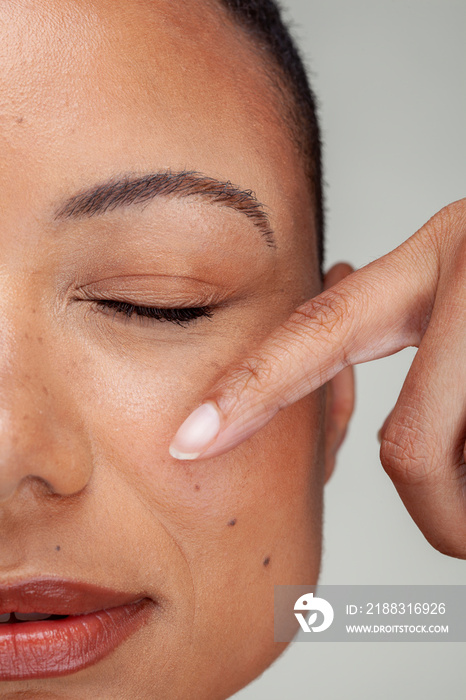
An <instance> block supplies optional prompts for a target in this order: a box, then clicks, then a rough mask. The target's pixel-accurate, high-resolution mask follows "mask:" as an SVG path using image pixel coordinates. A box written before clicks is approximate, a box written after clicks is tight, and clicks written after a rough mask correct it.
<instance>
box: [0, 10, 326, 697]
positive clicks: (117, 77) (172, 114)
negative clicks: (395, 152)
mask: <svg viewBox="0 0 466 700" xmlns="http://www.w3.org/2000/svg"><path fill="white" fill-rule="evenodd" d="M0 19H1V27H2V29H1V38H0V46H1V49H0V52H1V59H0V61H1V78H0V185H1V186H0V324H1V335H0V524H1V538H0V584H3V585H5V584H10V583H13V582H14V583H16V582H19V581H22V580H25V579H28V578H35V577H38V576H45V575H48V576H52V577H59V578H62V579H74V580H79V581H87V582H89V583H92V584H96V585H102V586H107V587H110V588H114V589H118V590H121V591H125V592H128V593H131V594H134V599H136V598H140V597H144V596H147V597H149V598H151V599H153V601H155V603H154V605H153V612H152V614H151V615H150V616H149V618H148V621H147V623H146V624H145V625H144V626H143V627H142V628H141V629H139V630H138V631H137V632H135V633H134V634H133V635H132V636H130V637H129V638H128V639H127V640H126V641H125V642H123V643H122V644H121V645H120V646H118V647H117V648H116V649H115V651H113V652H112V653H111V654H110V655H108V656H107V657H105V658H103V659H102V660H101V661H99V662H98V663H95V664H93V665H91V666H88V667H87V668H84V669H82V670H80V671H77V672H74V673H71V674H68V675H64V676H59V677H52V678H42V679H32V680H19V681H6V682H4V683H1V684H0V695H1V697H6V696H8V697H9V698H10V697H11V698H13V697H16V695H15V691H17V692H18V693H19V692H20V691H22V692H24V691H26V690H28V691H30V692H31V693H32V694H31V697H34V698H39V697H40V698H42V697H43V698H49V697H54V698H90V697H95V698H97V697H98V698H101V699H104V698H108V699H109V700H110V699H112V700H114V698H157V699H159V698H160V700H162V699H163V700H166V699H170V700H173V699H175V698H176V699H178V698H179V699H180V700H181V699H183V700H189V699H191V698H192V699H193V700H201V699H204V698H205V699H209V700H215V699H216V698H224V697H226V696H228V695H229V694H230V693H233V692H234V691H235V690H237V689H238V688H240V687H242V686H243V685H245V684H246V683H247V682H248V681H250V680H251V679H252V678H254V677H255V676H256V675H258V674H259V673H260V672H261V671H262V670H263V669H264V668H265V667H266V666H268V665H269V664H270V663H271V661H272V660H273V659H274V658H275V657H276V656H277V655H278V654H279V653H280V652H281V651H282V650H283V647H284V645H280V644H275V643H274V642H273V591H274V588H273V585H274V584H311V583H314V582H315V581H316V579H317V576H318V571H319V562H320V545H321V500H322V487H323V478H324V477H323V473H324V465H323V461H324V458H323V454H324V449H325V446H324V442H325V438H324V431H323V425H324V397H325V394H324V391H323V390H322V391H318V392H315V393H314V394H312V395H311V396H310V397H309V398H307V399H305V400H302V401H300V402H299V403H298V404H296V405H294V406H293V407H291V408H288V409H286V410H285V411H283V412H281V413H280V414H278V415H277V416H276V417H275V418H274V419H273V420H272V421H271V422H270V424H269V425H268V426H267V427H266V428H264V429H263V430H262V431H260V432H259V433H258V434H257V435H255V436H254V437H252V438H251V439H249V440H248V441H246V442H245V443H244V444H242V445H240V446H239V447H237V448H236V449H234V450H233V451H231V452H230V453H229V454H226V455H223V456H220V457H217V458H214V459H210V460H200V461H196V462H192V463H190V462H180V461H177V460H175V459H173V458H172V457H171V456H170V455H169V452H168V446H169V444H170V441H171V439H172V437H173V435H174V433H175V432H176V430H177V428H178V427H179V425H180V424H181V423H182V421H183V420H184V419H185V418H186V416H187V415H188V414H189V413H190V411H191V410H192V409H194V408H195V407H196V405H197V404H198V403H199V402H200V401H201V400H202V398H203V396H204V394H205V393H206V391H207V390H208V389H209V388H210V387H211V385H212V384H213V383H214V382H215V381H216V380H217V379H218V378H219V377H220V376H221V375H222V374H223V373H224V372H225V370H226V369H227V368H228V367H229V366H230V365H231V364H233V363H235V362H236V361H238V360H239V359H240V358H241V357H242V356H243V355H244V354H245V353H246V352H248V351H250V350H251V349H252V348H253V347H254V346H255V345H256V344H257V343H258V342H259V341H260V340H262V339H263V338H264V337H265V336H266V335H267V334H268V333H269V332H270V331H271V330H272V329H273V328H274V327H275V326H276V325H278V324H279V323H280V322H282V321H283V320H284V319H285V318H286V317H287V316H288V315H289V314H290V312H291V311H292V310H293V309H294V308H295V307H296V306H297V305H298V304H300V303H301V302H302V301H304V300H305V299H306V298H309V297H311V296H313V295H314V294H316V293H318V291H319V290H320V286H319V285H320V283H319V278H318V267H317V261H316V254H315V250H316V248H315V239H314V232H313V224H312V221H313V217H312V205H311V203H310V198H309V194H308V190H307V182H306V180H305V177H304V175H303V170H302V166H301V162H300V160H299V158H298V155H297V151H296V148H295V147H294V146H293V142H292V140H291V139H290V136H289V133H288V131H287V128H286V127H285V126H284V122H283V121H282V118H281V117H282V115H281V114H279V111H278V107H277V105H278V104H279V102H278V101H277V97H276V95H275V93H274V91H273V89H272V88H271V87H270V86H269V83H268V81H267V79H266V78H265V77H264V74H263V73H262V69H261V64H260V63H259V61H260V59H259V58H258V57H257V56H256V55H255V54H254V52H253V50H252V49H251V48H250V47H249V45H248V44H247V42H246V40H245V39H244V37H243V35H242V34H241V33H240V32H238V30H236V29H235V28H234V27H232V26H230V24H229V21H227V19H226V18H225V17H224V16H223V15H221V14H217V13H216V12H214V11H212V10H211V6H210V3H209V2H189V3H184V2H183V3H182V2H177V3H171V2H169V1H168V0H157V1H153V2H136V1H131V2H128V0H118V1H117V0H111V1H110V0H107V1H105V0H99V1H97V0H92V1H91V0H80V2H75V1H73V2H71V1H65V0H41V2H29V1H27V0H22V1H21V2H18V1H17V0H16V1H15V2H12V1H10V0H4V2H2V3H1V5H0ZM167 170H171V171H172V173H177V172H181V171H184V170H187V171H196V172H198V173H202V174H203V175H204V176H208V177H211V178H217V179H219V180H220V181H230V182H231V183H233V184H234V185H236V186H238V187H240V188H242V189H250V190H253V191H254V192H255V193H256V195H257V198H258V200H259V201H260V202H262V203H264V204H265V205H266V207H267V213H268V214H269V219H270V225H271V227H272V228H273V231H274V236H275V247H273V246H271V245H269V244H268V240H267V239H266V237H265V235H264V231H263V229H262V228H261V223H260V222H259V221H256V220H254V219H253V218H251V217H248V216H246V215H245V212H244V211H239V210H238V208H236V207H234V206H233V202H228V203H229V205H230V206H227V205H226V203H223V204H222V203H213V202H212V198H210V199H209V198H208V197H207V196H206V195H202V194H197V195H192V194H191V195H189V196H183V195H182V194H180V193H179V192H178V193H177V194H171V195H169V196H167V195H163V194H160V193H159V194H158V195H156V196H153V197H152V198H147V199H146V200H145V201H144V202H143V203H142V202H141V201H138V202H133V203H132V204H129V203H128V198H127V199H126V206H121V205H120V206H118V207H116V206H115V207H114V208H112V207H110V208H108V207H107V209H106V211H103V212H102V211H97V209H98V202H99V200H98V199H97V201H96V199H94V202H93V205H92V206H91V205H90V206H89V207H88V208H87V210H86V209H85V207H84V206H81V209H79V207H75V208H74V209H73V207H72V206H71V205H69V206H68V208H66V209H64V208H63V204H64V202H65V201H66V200H68V199H69V198H71V197H73V196H74V195H76V194H78V193H83V192H84V190H88V189H91V188H94V187H95V186H96V185H99V184H101V183H104V182H106V181H108V180H110V179H112V180H115V179H116V178H124V177H125V176H126V175H127V176H128V178H129V177H131V178H137V177H144V176H147V175H150V174H152V173H157V172H166V171H167ZM191 184H192V183H191ZM120 193H121V189H120ZM112 201H114V200H112ZM80 202H81V205H82V200H80ZM78 203H79V202H78ZM101 203H102V201H101ZM74 204H76V200H75V201H74ZM57 212H61V216H57ZM64 212H66V214H67V215H65V214H64ZM73 212H74V213H73ZM86 212H87V213H86ZM111 300H113V301H119V302H126V303H127V304H133V305H136V306H152V307H157V308H163V309H167V308H168V309H179V308H181V307H195V308H197V309H199V308H200V307H206V306H207V307H209V308H210V310H211V312H212V315H211V316H210V317H206V316H202V315H201V316H199V317H197V318H194V319H192V320H187V319H188V318H189V312H188V316H187V315H186V312H184V315H182V317H181V318H182V319H183V320H184V322H183V323H182V325H179V324H176V323H173V322H170V321H167V320H165V321H161V320H158V319H157V318H145V317H143V316H139V315H137V314H136V313H133V315H131V316H126V315H125V314H124V313H123V312H122V311H121V310H120V311H118V310H117V309H116V307H112V306H111V304H109V303H108V301H111ZM165 313H166V312H165ZM172 313H173V312H172ZM180 313H182V314H183V312H180ZM196 313H198V312H196ZM196 313H194V314H192V315H196ZM199 313H200V312H199ZM21 697H23V695H21ZM27 697H29V695H28V696H27Z"/></svg>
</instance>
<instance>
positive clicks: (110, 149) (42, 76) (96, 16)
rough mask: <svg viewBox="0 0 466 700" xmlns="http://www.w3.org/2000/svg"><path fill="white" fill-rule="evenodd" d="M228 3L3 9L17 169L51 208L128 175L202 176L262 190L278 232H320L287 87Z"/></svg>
mask: <svg viewBox="0 0 466 700" xmlns="http://www.w3.org/2000/svg"><path fill="white" fill-rule="evenodd" d="M214 7H215V6H214V5H213V4H212V2H210V0H202V1H201V0H199V1H197V0H189V1H185V0H177V2H176V3H174V2H171V1H169V0H151V1H148V0H139V1H138V0H130V1H128V0H111V2H110V0H79V1H76V0H73V2H71V1H69V0H40V1H39V2H37V1H34V2H32V1H31V0H30V1H29V2H28V1H26V0H21V1H20V2H10V0H7V2H4V3H2V4H1V5H0V17H1V19H2V20H3V21H2V22H1V25H0V26H1V27H2V29H1V30H0V31H1V37H0V43H1V45H2V50H1V51H2V58H1V61H2V64H3V68H4V70H3V77H2V78H1V80H0V91H1V95H0V96H1V103H2V105H3V106H2V108H1V111H0V139H1V144H2V154H4V155H6V156H7V158H6V159H4V163H5V165H4V168H6V167H7V165H6V163H7V161H8V168H9V170H11V168H14V167H15V165H18V164H21V168H20V171H21V172H22V173H23V176H22V179H23V180H24V178H26V179H28V178H29V179H31V180H32V179H34V188H33V191H34V192H35V193H36V195H37V197H38V198H39V199H40V198H41V196H42V195H44V196H45V192H51V191H53V192H55V193H56V195H57V197H58V196H60V195H62V196H66V194H67V193H68V192H70V191H74V190H76V189H77V188H79V187H82V186H83V185H85V184H87V183H88V182H89V181H90V180H91V179H92V180H95V181H98V180H103V179H105V178H107V177H108V176H109V174H111V173H112V172H115V170H116V171H124V170H134V171H141V172H143V171H149V170H154V169H161V168H171V169H172V170H182V169H188V170H196V171H200V172H203V173H205V174H206V175H209V176H213V177H217V178H218V179H221V180H230V181H232V182H233V183H235V184H238V185H239V186H240V187H242V188H244V189H246V188H247V189H252V190H253V191H254V192H255V193H256V194H257V197H258V199H259V200H260V201H263V202H265V203H266V205H267V206H268V207H269V209H270V212H271V219H272V225H273V226H274V228H277V227H278V228H280V227H281V226H282V223H281V222H280V221H279V220H278V219H279V218H280V216H283V217H286V222H287V226H290V227H291V228H292V229H293V230H297V231H298V230H303V227H305V228H306V229H309V221H311V219H312V215H311V211H310V206H311V205H310V202H309V199H310V198H309V196H308V191H307V182H306V180H305V177H304V175H303V173H302V168H301V166H300V159H299V157H298V156H297V153H296V151H295V146H294V145H293V143H292V141H291V139H290V138H289V134H288V131H287V129H286V127H285V126H284V123H283V120H282V118H281V115H280V113H279V111H280V110H279V103H278V101H277V97H276V94H275V92H274V89H273V87H271V84H270V83H269V81H268V79H267V77H266V73H265V71H264V70H263V65H262V63H261V60H260V58H259V57H258V56H257V54H256V52H255V51H254V50H253V49H252V48H251V45H250V44H249V42H248V41H246V40H245V38H244V35H243V33H242V32H241V31H239V30H238V29H237V28H236V27H235V26H234V25H233V24H231V22H230V21H229V19H228V17H226V15H225V14H224V12H223V11H221V10H219V11H216V10H215V9H213V8H214ZM1 168H2V166H0V176H1V177H2V181H3V180H9V177H7V175H6V172H5V171H4V172H2V171H1ZM17 172H18V171H17ZM38 183H41V184H38ZM24 184H25V183H24V182H22V183H21V186H22V188H23V191H24ZM14 186H15V183H14V182H11V188H14ZM28 186H32V183H28ZM41 188H42V190H43V191H42V192H41V191H40V190H41ZM15 196H16V194H15V193H13V192H12V193H11V197H12V201H14V198H15ZM297 201H299V202H300V206H299V207H297V206H296V203H297ZM287 203H289V205H288V206H287ZM277 217H278V218H277ZM274 218H275V219H276V220H275V221H274ZM306 235H307V237H308V238H309V231H308V230H307V232H306ZM303 241H304V238H303ZM303 241H301V242H303Z"/></svg>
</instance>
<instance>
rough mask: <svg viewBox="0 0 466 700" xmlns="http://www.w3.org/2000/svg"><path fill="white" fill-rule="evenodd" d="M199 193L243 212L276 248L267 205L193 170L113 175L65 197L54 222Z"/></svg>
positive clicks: (245, 191) (251, 193) (248, 191)
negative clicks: (159, 199)
mask: <svg viewBox="0 0 466 700" xmlns="http://www.w3.org/2000/svg"><path fill="white" fill-rule="evenodd" d="M196 195H198V196H200V197H202V199H203V200H205V201H206V202H210V203H211V204H219V205H223V206H226V207H230V208H231V209H235V210H236V211H239V212H240V213H241V214H244V215H245V216H247V217H248V219H250V220H251V221H252V223H253V224H254V225H255V226H257V228H258V229H259V230H260V231H261V234H262V236H263V237H264V239H265V242H266V244H267V245H268V246H269V247H272V248H275V247H276V243H275V237H274V233H273V230H272V228H271V226H270V221H269V217H268V215H267V213H266V211H265V209H266V207H265V205H264V204H261V202H259V201H258V199H257V197H256V195H255V194H254V192H253V191H252V190H243V189H241V188H239V187H237V186H236V185H233V184H232V183H231V182H230V181H229V180H228V181H222V180H217V179H215V178H213V177H207V176H206V175H203V174H202V173H199V172H196V171H194V170H182V171H179V172H172V171H171V170H165V171H161V172H155V173H149V174H148V175H144V176H140V177H137V176H134V175H131V174H123V175H121V176H117V177H114V178H111V179H109V180H107V181H105V182H102V183H99V184H96V185H93V186H91V187H89V188H86V189H84V190H81V191H80V192H78V193H77V194H74V195H73V196H71V197H69V198H68V199H66V200H65V201H64V202H62V203H61V204H60V205H59V207H58V208H57V209H56V211H55V214H54V217H53V218H54V220H55V221H67V220H79V219H85V218H90V217H92V216H97V215H101V214H104V213H105V212H106V211H112V210H114V209H117V208H120V207H125V208H126V207H130V206H132V205H134V204H138V203H141V202H148V201H150V200H152V199H154V198H155V197H180V198H181V197H192V196H196Z"/></svg>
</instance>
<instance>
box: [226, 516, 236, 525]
mask: <svg viewBox="0 0 466 700" xmlns="http://www.w3.org/2000/svg"><path fill="white" fill-rule="evenodd" d="M227 524H228V527H233V525H236V518H233V520H229V521H228V523H227Z"/></svg>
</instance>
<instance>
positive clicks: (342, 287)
mask: <svg viewBox="0 0 466 700" xmlns="http://www.w3.org/2000/svg"><path fill="white" fill-rule="evenodd" d="M428 239H429V231H428V224H426V225H425V226H424V227H423V228H422V229H420V230H419V231H418V232H417V233H415V234H414V235H413V236H411V238H408V240H406V241H405V242H404V243H402V244H401V245H400V246H398V248H395V250H393V251H392V252H390V253H388V254H387V255H384V256H383V257H382V258H379V259H378V260H375V261H374V262H372V263H369V264H368V265H366V266H364V267H362V268H360V269H359V270H356V271H355V272H353V273H352V274H350V275H348V276H347V277H346V278H345V279H344V280H342V281H341V282H339V283H338V284H336V285H334V286H333V287H331V288H330V289H327V290H326V291H324V292H322V293H321V294H319V295H318V296H316V297H314V298H312V299H310V300H309V301H307V302H305V303H304V304H302V305H301V306H300V307H298V308H297V309H296V310H295V311H294V312H293V314H292V315H291V316H290V317H289V319H287V320H286V321H285V322H284V323H282V324H281V325H280V326H278V328H277V329H276V330H275V331H274V332H273V333H272V334H271V335H270V336H269V337H268V338H267V339H266V340H265V341H264V342H263V343H262V344H261V345H259V346H258V347H257V349H256V351H255V352H254V353H253V354H252V355H250V356H249V357H247V358H246V359H245V360H244V361H242V362H241V363H240V364H239V365H237V367H236V368H235V369H233V370H232V371H230V372H229V373H228V374H227V375H226V376H224V377H223V378H222V379H220V381H218V382H217V383H216V385H215V386H214V387H213V388H212V390H211V391H210V392H209V394H208V396H207V397H206V398H205V400H204V402H203V403H202V404H201V405H200V406H198V408H196V409H195V410H194V412H193V413H191V415H190V416H189V417H188V418H187V419H186V420H185V422H184V423H183V424H182V426H181V427H180V428H179V430H178V432H177V434H176V435H175V438H174V440H173V442H172V444H171V445H170V454H171V455H172V456H173V457H176V458H177V459H197V458H198V457H202V458H206V457H213V456H216V455H219V454H223V453H224V452H227V451H228V450H230V449H232V448H233V447H235V446H236V445H238V444H240V443H241V442H243V441H244V440H246V439H247V438H249V437H250V436H251V435H253V434H254V433H255V432H257V431H258V430H259V429H260V428H262V427H263V426H264V425H266V424H267V423H268V422H269V421H270V420H271V419H272V418H273V416H274V415H275V414H276V413H277V412H278V411H279V410H281V409H283V408H285V407H286V406H289V405H290V404H292V403H294V402H295V401H298V400H299V399H301V398H303V397H304V396H306V395H307V394H310V393H311V392H312V391H315V390H316V389H318V388H319V387H320V386H322V385H323V384H325V383H326V382H327V381H329V380H330V379H331V378H332V377H333V376H335V375H336V374H337V373H338V372H340V371H341V370H342V369H343V368H344V367H346V366H347V365H353V364H358V363H362V362H368V361H369V360H375V359H378V358H381V357H386V356H388V355H392V354H393V353H395V352H398V351H399V350H401V349H403V348H405V347H408V346H411V345H415V346H416V345H419V342H420V339H421V338H422V335H423V332H424V330H425V327H426V325H427V320H428V316H429V314H430V310H431V308H432V305H433V300H434V298H435V289H436V283H437V279H438V267H439V260H438V253H437V251H436V249H435V246H433V245H432V244H430V245H429V243H428Z"/></svg>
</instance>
